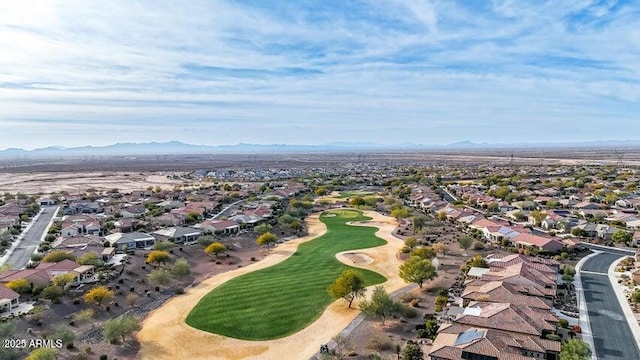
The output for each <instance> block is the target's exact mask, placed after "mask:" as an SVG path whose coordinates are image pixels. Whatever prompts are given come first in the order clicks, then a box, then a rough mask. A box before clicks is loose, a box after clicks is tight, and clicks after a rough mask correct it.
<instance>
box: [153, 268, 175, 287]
mask: <svg viewBox="0 0 640 360" xmlns="http://www.w3.org/2000/svg"><path fill="white" fill-rule="evenodd" d="M148 277H149V282H150V283H152V284H154V285H162V286H166V285H169V284H170V283H171V276H169V271H167V270H165V269H154V270H153V271H151V272H150V273H149V275H148Z"/></svg>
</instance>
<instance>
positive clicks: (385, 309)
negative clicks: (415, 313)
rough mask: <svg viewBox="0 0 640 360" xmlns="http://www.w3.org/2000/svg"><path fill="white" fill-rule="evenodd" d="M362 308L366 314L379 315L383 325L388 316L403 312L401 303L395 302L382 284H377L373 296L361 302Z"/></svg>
mask: <svg viewBox="0 0 640 360" xmlns="http://www.w3.org/2000/svg"><path fill="white" fill-rule="evenodd" d="M360 310H362V312H363V313H364V314H366V315H369V316H374V317H379V318H380V321H381V322H382V325H384V322H385V320H386V319H387V318H388V317H390V316H393V315H398V314H401V313H402V307H401V305H400V304H399V303H397V302H394V301H393V300H392V299H391V297H390V296H389V294H387V292H386V291H385V289H384V287H382V286H376V287H375V288H374V289H373V293H372V294H371V298H370V299H368V300H363V301H362V302H360Z"/></svg>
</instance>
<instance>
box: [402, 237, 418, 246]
mask: <svg viewBox="0 0 640 360" xmlns="http://www.w3.org/2000/svg"><path fill="white" fill-rule="evenodd" d="M404 246H406V247H409V248H411V249H413V248H414V247H416V246H418V240H416V238H415V237H413V236H409V237H408V238H406V239H405V240H404Z"/></svg>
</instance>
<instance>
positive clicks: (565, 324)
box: [558, 319, 569, 328]
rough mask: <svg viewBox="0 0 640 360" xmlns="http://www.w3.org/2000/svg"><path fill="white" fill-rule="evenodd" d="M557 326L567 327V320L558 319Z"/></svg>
mask: <svg viewBox="0 0 640 360" xmlns="http://www.w3.org/2000/svg"><path fill="white" fill-rule="evenodd" d="M558 326H560V327H561V328H567V327H568V326H569V321H567V319H560V320H558Z"/></svg>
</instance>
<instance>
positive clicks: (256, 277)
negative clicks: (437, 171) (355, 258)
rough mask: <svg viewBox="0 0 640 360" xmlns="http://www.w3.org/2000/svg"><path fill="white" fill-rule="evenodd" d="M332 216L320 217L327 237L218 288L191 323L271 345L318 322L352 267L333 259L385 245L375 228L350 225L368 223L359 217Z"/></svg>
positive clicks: (370, 280) (370, 277) (372, 277)
mask: <svg viewBox="0 0 640 360" xmlns="http://www.w3.org/2000/svg"><path fill="white" fill-rule="evenodd" d="M331 213H333V214H336V216H332V217H331V216H321V217H320V219H321V221H322V222H324V223H325V224H326V225H327V233H326V234H325V235H323V236H321V237H319V238H317V239H315V240H311V241H309V242H306V243H304V244H301V245H299V246H298V251H296V253H295V254H293V256H291V257H290V258H288V259H287V260H285V261H283V262H281V263H279V264H277V265H274V266H271V267H268V268H266V269H262V270H258V271H255V272H251V273H248V274H245V275H242V276H239V277H237V278H235V279H232V280H230V281H228V282H226V283H224V284H222V285H221V286H219V287H218V288H216V289H214V290H213V291H211V292H210V293H209V294H207V295H206V296H205V297H204V298H202V300H200V302H199V303H198V304H197V305H196V307H195V308H194V309H193V310H192V311H191V313H189V316H187V320H186V321H187V324H189V325H190V326H193V327H194V328H197V329H201V330H205V331H208V332H212V333H217V334H221V335H225V336H230V337H234V338H238V339H245V340H270V339H276V338H280V337H284V336H287V335H291V334H293V333H295V332H297V331H299V330H301V329H303V328H304V327H305V326H307V325H309V324H310V323H311V322H313V321H314V320H315V319H317V318H318V317H319V316H320V315H321V314H322V312H323V311H324V309H325V308H326V307H327V306H328V305H329V304H330V303H331V302H332V301H333V299H332V298H331V297H330V296H329V294H328V293H327V287H328V286H329V285H330V284H331V283H332V282H333V281H335V279H336V278H337V277H338V276H339V275H340V273H341V272H342V271H344V270H345V269H349V268H351V267H350V266H347V265H344V264H343V263H341V262H339V261H338V260H336V258H335V254H336V253H338V252H341V251H347V250H355V249H364V248H370V247H376V246H380V245H384V244H386V241H385V240H382V239H380V238H378V237H376V236H375V235H374V234H375V232H376V230H377V229H376V228H371V227H356V226H349V225H346V222H348V221H357V220H369V218H367V217H365V216H363V215H362V213H361V212H359V211H354V210H337V211H332V212H331ZM325 214H327V213H325ZM358 271H360V273H361V274H362V276H363V278H364V279H365V281H366V285H367V286H368V285H374V284H379V283H382V282H384V281H386V278H385V277H384V276H382V275H380V274H377V273H375V272H371V271H368V270H362V269H358ZM345 306H347V304H346V302H345ZM292 350H294V349H292Z"/></svg>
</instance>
